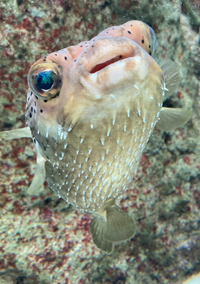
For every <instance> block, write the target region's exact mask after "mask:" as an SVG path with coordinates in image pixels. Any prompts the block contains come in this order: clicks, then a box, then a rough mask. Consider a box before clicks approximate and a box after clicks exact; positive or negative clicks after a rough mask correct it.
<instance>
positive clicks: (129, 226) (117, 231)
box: [90, 204, 136, 253]
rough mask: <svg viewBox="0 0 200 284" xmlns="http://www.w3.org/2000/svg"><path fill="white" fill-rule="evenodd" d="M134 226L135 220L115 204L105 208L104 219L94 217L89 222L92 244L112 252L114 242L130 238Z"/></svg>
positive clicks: (133, 232)
mask: <svg viewBox="0 0 200 284" xmlns="http://www.w3.org/2000/svg"><path fill="white" fill-rule="evenodd" d="M135 228H136V225H135V221H134V220H133V219H132V218H131V217H129V216H128V214H127V213H126V212H124V211H123V210H122V209H120V208H119V207H118V206H117V205H115V204H114V205H111V206H109V207H107V208H106V218H105V219H104V218H103V217H95V218H94V219H93V220H92V221H91V223H90V232H91V234H92V238H93V242H94V244H95V245H96V246H97V247H98V248H100V249H101V250H103V251H105V252H107V253H111V252H112V249H113V243H114V242H121V241H125V240H128V239H130V238H132V237H133V236H134V234H135Z"/></svg>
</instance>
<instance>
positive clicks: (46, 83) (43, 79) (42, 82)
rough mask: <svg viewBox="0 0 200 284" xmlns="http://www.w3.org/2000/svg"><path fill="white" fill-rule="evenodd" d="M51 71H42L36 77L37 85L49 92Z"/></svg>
mask: <svg viewBox="0 0 200 284" xmlns="http://www.w3.org/2000/svg"><path fill="white" fill-rule="evenodd" d="M53 74H54V72H53V71H44V72H41V73H39V74H38V75H36V80H37V85H38V87H39V88H40V89H42V90H49V89H51V87H52V86H53V83H54V79H53Z"/></svg>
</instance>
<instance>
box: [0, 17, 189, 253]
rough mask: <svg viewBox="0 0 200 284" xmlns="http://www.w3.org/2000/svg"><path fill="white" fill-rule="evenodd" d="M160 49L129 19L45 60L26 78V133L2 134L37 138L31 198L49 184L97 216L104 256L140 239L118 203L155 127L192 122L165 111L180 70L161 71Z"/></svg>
mask: <svg viewBox="0 0 200 284" xmlns="http://www.w3.org/2000/svg"><path fill="white" fill-rule="evenodd" d="M155 48H156V35H155V33H154V31H153V30H152V28H151V27H149V26H148V25H146V24H144V23H143V22H140V21H129V22H127V23H126V24H124V25H121V26H116V27H111V28H108V29H106V30H105V31H103V32H101V33H100V34H99V35H98V36H96V37H94V38H93V39H91V40H90V41H87V42H82V43H80V44H78V45H77V46H71V47H68V48H65V49H63V50H60V51H58V52H54V53H51V54H48V55H46V56H45V57H43V58H41V59H40V60H38V61H37V62H36V63H34V64H33V66H32V67H31V69H30V72H29V74H28V84H29V90H28V95H27V105H26V123H27V125H28V127H26V128H23V129H18V130H11V131H5V132H2V133H1V138H4V139H15V138H20V137H32V138H33V141H34V143H35V148H36V153H37V163H36V172H35V176H34V178H33V181H32V184H31V185H30V188H29V190H28V192H29V193H30V194H36V193H37V192H38V191H39V190H40V188H41V186H42V185H43V183H44V181H45V180H46V181H47V182H48V185H49V187H50V188H51V189H52V190H53V191H55V192H56V193H57V194H58V195H59V196H60V197H62V198H63V199H64V200H66V201H67V202H68V203H71V204H72V205H74V206H75V207H77V208H78V209H81V210H84V211H85V212H89V213H91V214H93V215H94V218H93V219H92V221H91V223H90V232H91V234H92V238H93V242H94V244H95V245H96V246H97V247H98V248H100V249H101V250H103V251H105V252H107V253H111V251H112V249H113V244H114V243H115V242H121V241H124V240H127V239H130V238H131V237H133V236H134V234H135V230H136V221H135V220H134V219H133V218H131V217H130V216H128V214H126V213H125V212H124V211H123V210H122V209H120V207H119V206H117V205H116V201H117V200H119V199H120V198H121V196H122V195H123V193H124V192H125V191H126V189H128V188H129V185H130V183H131V181H132V179H133V178H134V175H135V173H136V171H137V168H138V165H139V162H140V159H141V155H142V152H143V150H144V148H145V146H146V144H147V142H148V139H149V137H150V135H151V133H152V131H153V129H154V127H155V125H156V123H157V122H158V123H157V125H158V127H160V128H163V129H165V130H170V129H171V126H172V125H173V126H174V127H178V126H180V125H182V124H184V123H185V122H186V121H187V120H188V119H189V117H190V111H185V110H182V109H167V108H162V103H163V100H164V98H165V92H166V91H168V90H167V88H170V87H171V86H173V84H174V85H175V84H176V76H177V72H176V71H174V70H170V69H173V68H169V66H167V67H165V66H164V65H163V66H162V68H160V67H159V65H158V64H157V63H156V61H155V60H154V59H153V58H152V56H151V55H152V54H153V52H154V50H155ZM159 119H160V120H159Z"/></svg>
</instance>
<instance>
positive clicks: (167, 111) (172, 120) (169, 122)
mask: <svg viewBox="0 0 200 284" xmlns="http://www.w3.org/2000/svg"><path fill="white" fill-rule="evenodd" d="M191 115H192V112H191V110H186V109H182V108H166V107H162V108H161V111H160V115H159V117H160V120H159V121H158V122H157V124H156V127H157V128H158V129H160V130H162V131H171V130H174V129H176V128H178V127H181V126H183V125H184V124H185V123H186V122H187V121H188V120H189V119H190V117H191Z"/></svg>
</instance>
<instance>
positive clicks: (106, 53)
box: [79, 37, 139, 74]
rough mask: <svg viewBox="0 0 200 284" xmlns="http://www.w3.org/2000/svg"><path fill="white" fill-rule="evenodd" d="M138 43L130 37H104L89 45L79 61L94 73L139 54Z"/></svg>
mask: <svg viewBox="0 0 200 284" xmlns="http://www.w3.org/2000/svg"><path fill="white" fill-rule="evenodd" d="M138 47H139V46H138V45H137V44H136V43H135V42H133V41H132V40H130V39H128V38H123V37H102V38H101V39H98V40H96V42H95V43H93V45H91V46H90V47H89V49H88V50H87V52H84V54H83V55H82V56H81V59H82V60H80V61H79V64H80V65H83V66H84V68H85V70H86V71H87V72H88V73H90V74H94V73H97V72H100V71H102V70H104V69H105V68H106V67H110V66H111V65H114V64H116V63H118V62H120V61H123V60H125V59H128V58H131V57H134V56H136V55H138Z"/></svg>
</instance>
